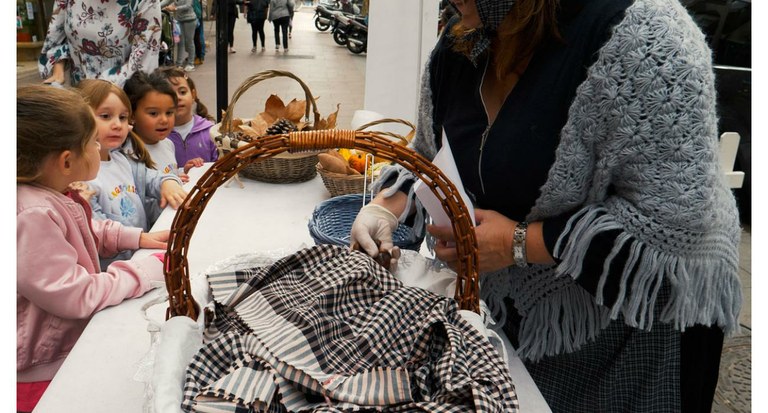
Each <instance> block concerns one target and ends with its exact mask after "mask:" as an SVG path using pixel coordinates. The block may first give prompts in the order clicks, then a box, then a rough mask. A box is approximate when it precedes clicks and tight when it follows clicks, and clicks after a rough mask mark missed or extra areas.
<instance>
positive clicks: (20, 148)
mask: <svg viewBox="0 0 768 413" xmlns="http://www.w3.org/2000/svg"><path fill="white" fill-rule="evenodd" d="M95 133H96V120H95V119H94V116H93V111H92V110H91V108H90V107H88V104H87V103H86V102H85V100H84V99H83V97H82V96H80V94H79V93H77V92H75V91H73V90H70V89H60V88H55V87H51V86H42V85H36V86H26V87H22V88H19V89H17V90H16V182H34V181H35V180H37V179H38V178H39V177H40V173H41V171H42V166H43V163H44V162H45V161H46V159H47V158H48V156H49V155H51V154H55V153H60V152H62V151H65V150H71V151H74V152H76V153H83V151H85V148H86V145H87V144H88V142H89V141H90V139H91V137H92V136H93V135H94V134H95Z"/></svg>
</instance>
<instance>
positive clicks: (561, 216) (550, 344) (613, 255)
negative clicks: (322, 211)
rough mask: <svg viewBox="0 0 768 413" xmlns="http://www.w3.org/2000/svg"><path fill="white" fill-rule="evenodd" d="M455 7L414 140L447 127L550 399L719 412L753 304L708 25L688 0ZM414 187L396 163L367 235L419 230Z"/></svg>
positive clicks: (491, 261)
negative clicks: (721, 138)
mask: <svg viewBox="0 0 768 413" xmlns="http://www.w3.org/2000/svg"><path fill="white" fill-rule="evenodd" d="M452 3H453V5H454V6H455V7H456V8H457V10H458V16H457V17H456V18H454V19H452V20H451V21H450V22H449V23H448V25H447V26H446V28H445V30H444V31H443V32H442V35H441V36H440V39H439V41H438V44H437V45H436V47H435V48H434V50H433V52H432V54H431V57H430V60H429V63H428V65H427V70H426V71H425V74H424V78H423V85H422V90H421V102H420V109H419V119H418V123H417V125H418V127H417V133H416V136H415V138H414V140H413V142H412V143H411V147H412V148H413V149H415V150H416V151H417V152H419V153H420V154H422V155H424V156H426V157H428V158H429V159H432V158H433V157H434V156H435V154H436V152H437V150H438V149H439V148H441V147H442V137H443V136H444V134H445V137H446V139H447V142H448V143H449V145H450V147H451V151H452V153H453V156H454V159H455V161H456V164H457V167H458V171H459V173H460V176H461V180H462V184H463V186H464V189H465V190H466V193H467V195H468V196H469V198H470V200H471V202H472V203H473V204H474V207H475V220H476V226H475V228H474V231H475V235H476V237H477V247H478V251H477V253H478V259H479V260H478V265H479V271H480V273H481V274H480V284H481V289H480V295H481V298H482V299H483V300H484V301H485V302H486V303H487V304H488V306H489V308H490V309H491V312H492V315H493V316H494V318H496V320H497V325H499V326H501V327H502V328H503V331H504V332H505V333H506V335H507V336H508V337H509V338H510V341H511V342H512V344H513V346H514V347H515V348H516V351H517V354H518V355H519V357H520V358H521V359H522V360H523V362H524V363H525V366H526V368H527V370H528V372H529V373H530V374H531V376H532V378H533V380H534V381H535V383H536V385H537V386H538V388H539V389H540V390H541V393H542V395H543V396H544V398H545V399H546V401H547V403H548V404H549V406H550V407H551V409H552V411H555V412H607V413H610V412H627V411H632V412H680V411H682V412H709V411H710V410H711V406H712V399H713V396H714V391H715V386H716V384H717V378H718V371H719V362H720V353H721V350H722V344H723V337H724V334H733V333H735V332H738V330H739V322H738V320H739V311H740V308H741V302H742V298H741V286H740V281H739V276H738V271H739V269H738V263H739V260H738V256H739V238H740V234H741V228H740V225H739V217H738V210H737V208H736V203H735V200H734V197H733V194H732V193H731V192H730V190H729V189H728V187H727V185H726V183H725V176H724V174H723V171H722V170H721V168H720V167H719V163H718V136H717V135H718V134H717V110H716V109H717V108H716V100H715V87H714V79H715V77H714V74H713V69H712V54H711V51H710V49H709V48H708V46H707V44H706V41H705V37H704V35H703V34H702V32H701V31H700V29H699V28H698V26H697V25H696V24H695V23H694V22H693V20H692V19H691V16H690V15H689V14H688V12H687V11H686V9H685V8H684V7H683V6H682V5H681V4H680V3H679V2H678V1H677V0H559V1H558V0H517V1H514V0H452ZM414 179H415V178H414V176H413V174H411V173H409V172H408V171H406V170H405V169H403V168H402V167H392V168H389V169H388V170H385V171H383V172H382V175H381V176H380V178H379V179H378V180H377V184H375V186H376V187H377V188H374V189H375V190H377V189H381V188H386V189H384V190H381V191H380V192H379V193H378V194H377V195H376V197H375V199H374V200H373V201H372V202H371V203H370V204H369V205H367V206H365V207H364V208H363V209H362V210H361V212H360V213H359V214H358V216H357V218H356V220H355V222H354V224H353V226H352V230H351V242H352V243H355V244H359V245H360V246H362V247H363V249H364V250H365V251H366V252H367V253H368V254H370V255H374V256H375V255H377V254H378V251H379V248H377V245H376V240H379V241H380V242H381V244H382V247H383V248H384V249H387V250H392V249H393V247H392V242H391V233H392V230H393V229H394V228H395V227H396V226H397V224H398V222H399V221H402V220H404V219H405V218H406V217H412V219H414V222H415V224H414V225H415V226H416V229H417V230H418V225H424V220H423V217H422V216H421V213H422V211H423V210H422V209H421V208H418V207H415V206H414V205H415V204H414V198H413V187H412V185H411V184H412V183H413V182H414ZM413 213H415V215H412V214H413ZM427 230H428V232H429V233H430V234H431V236H432V237H434V239H435V248H434V252H435V255H436V257H437V258H438V259H439V260H441V261H443V262H445V263H446V264H447V265H448V266H450V267H451V268H453V269H457V268H458V259H459V257H458V255H457V250H456V247H455V241H454V235H453V231H452V228H450V227H436V226H432V225H430V226H427ZM392 255H393V256H394V255H395V254H392Z"/></svg>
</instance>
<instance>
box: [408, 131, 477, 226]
mask: <svg viewBox="0 0 768 413" xmlns="http://www.w3.org/2000/svg"><path fill="white" fill-rule="evenodd" d="M432 163H433V164H434V165H435V166H437V167H438V168H440V170H441V171H442V172H443V174H445V176H446V177H447V178H448V179H449V180H450V181H451V182H452V183H453V184H454V185H455V186H456V188H457V189H458V190H459V194H460V195H461V199H462V200H463V201H464V205H466V206H467V210H468V211H469V217H470V218H471V219H472V225H475V209H474V208H473V207H472V203H471V202H470V201H469V197H467V194H466V192H464V185H463V184H462V183H461V176H460V175H459V170H458V168H456V162H455V161H454V159H453V153H452V152H451V146H450V145H449V144H448V137H447V136H446V134H445V130H443V146H442V147H441V148H440V150H439V151H438V152H437V155H435V159H434V160H432ZM439 190H440V189H439V188H438V191H439ZM414 192H415V193H416V196H417V197H418V198H419V201H421V204H422V205H424V208H425V209H426V210H427V212H428V213H429V216H430V217H432V223H433V224H435V225H438V226H450V225H451V219H450V218H449V217H448V214H446V213H445V210H444V209H443V205H442V204H441V203H440V200H438V199H437V197H436V196H435V194H433V193H432V191H431V190H430V189H429V187H428V186H427V185H426V184H424V182H422V181H421V180H419V181H418V182H416V183H415V184H414Z"/></svg>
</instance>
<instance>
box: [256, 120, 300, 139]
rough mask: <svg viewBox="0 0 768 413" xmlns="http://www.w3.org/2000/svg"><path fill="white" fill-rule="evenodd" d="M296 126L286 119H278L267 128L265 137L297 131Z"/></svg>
mask: <svg viewBox="0 0 768 413" xmlns="http://www.w3.org/2000/svg"><path fill="white" fill-rule="evenodd" d="M297 130H298V128H297V127H296V124H294V123H293V122H291V121H290V120H288V119H278V120H277V121H276V122H275V123H273V124H272V126H270V127H268V128H267V131H266V132H264V134H265V135H282V134H284V133H289V132H294V131H297Z"/></svg>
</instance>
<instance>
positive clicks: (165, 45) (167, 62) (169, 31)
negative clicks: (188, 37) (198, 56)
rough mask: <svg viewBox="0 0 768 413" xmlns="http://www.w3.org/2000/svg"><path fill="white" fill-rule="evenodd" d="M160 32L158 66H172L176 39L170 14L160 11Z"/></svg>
mask: <svg viewBox="0 0 768 413" xmlns="http://www.w3.org/2000/svg"><path fill="white" fill-rule="evenodd" d="M161 25H162V26H161V28H162V30H161V32H160V66H173V62H174V60H175V53H176V43H177V41H176V39H175V35H174V21H173V16H172V15H171V13H170V12H168V11H165V10H163V11H162V22H161Z"/></svg>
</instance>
